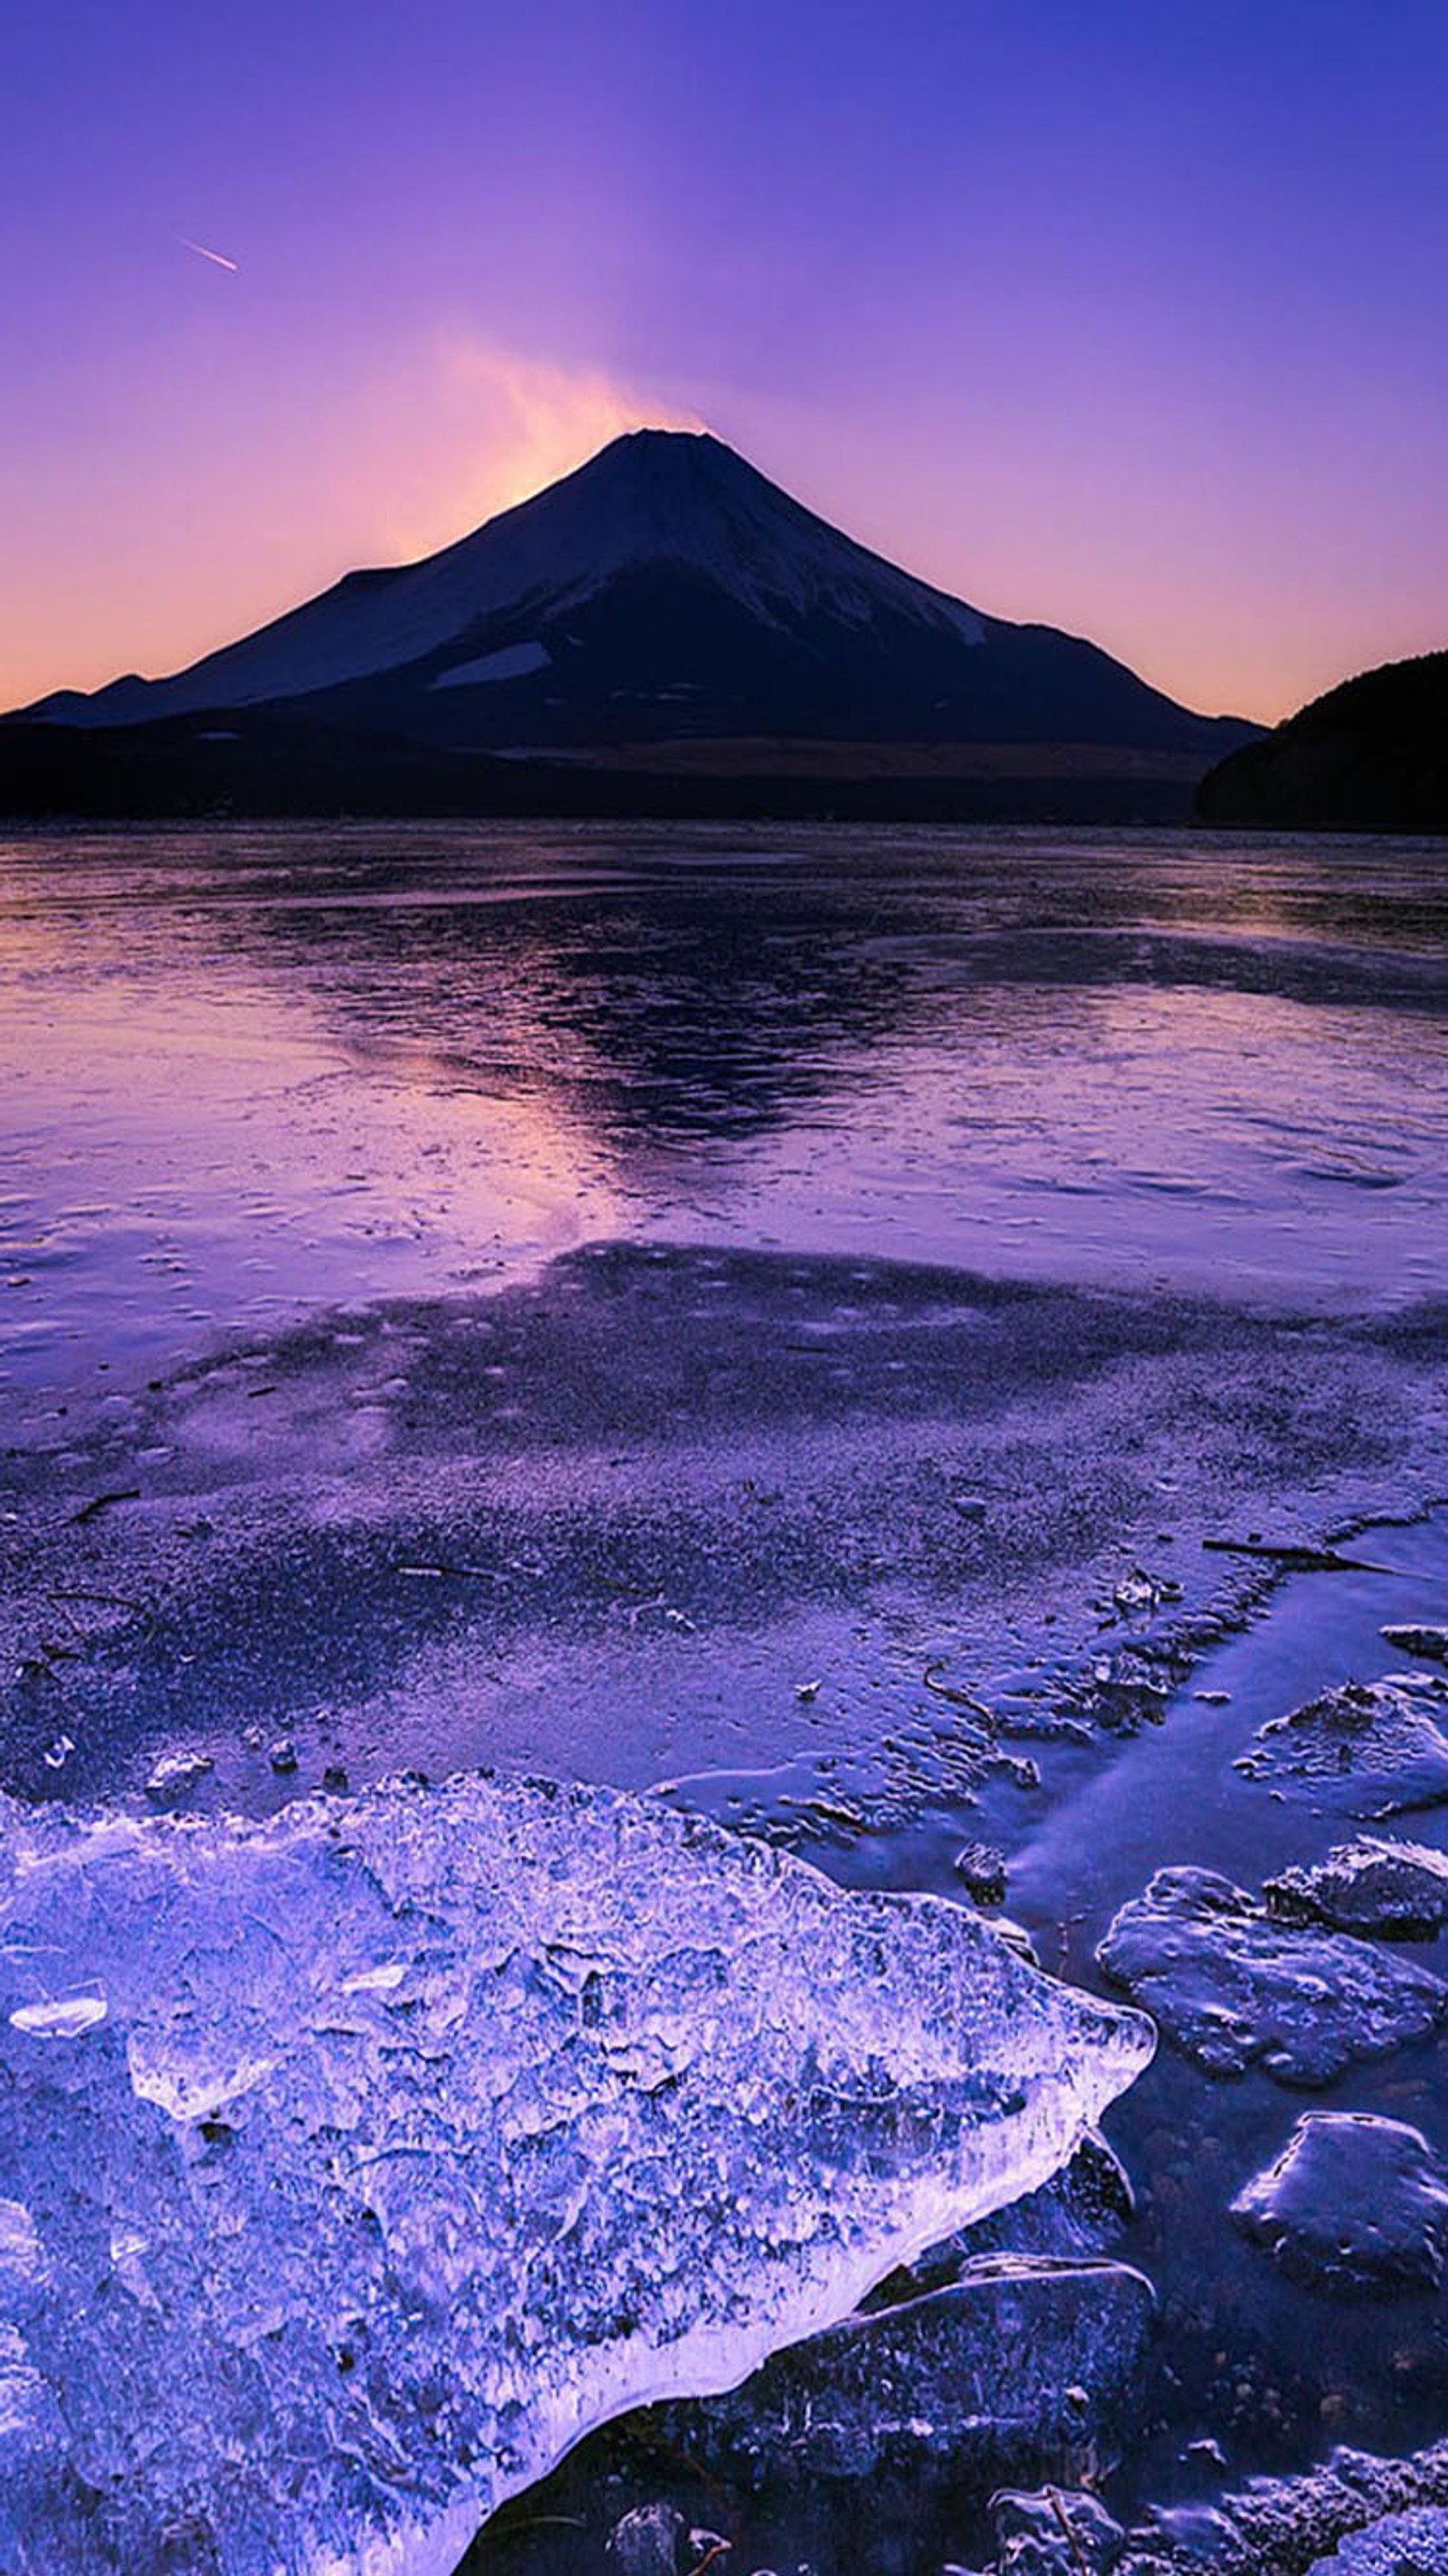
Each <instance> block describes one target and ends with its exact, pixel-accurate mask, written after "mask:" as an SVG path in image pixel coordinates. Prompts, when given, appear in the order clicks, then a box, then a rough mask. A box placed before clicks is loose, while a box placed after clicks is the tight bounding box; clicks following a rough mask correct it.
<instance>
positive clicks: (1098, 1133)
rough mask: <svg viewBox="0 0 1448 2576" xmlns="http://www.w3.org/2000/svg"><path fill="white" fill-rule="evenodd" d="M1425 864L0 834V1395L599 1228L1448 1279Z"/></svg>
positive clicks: (569, 1241)
mask: <svg viewBox="0 0 1448 2576" xmlns="http://www.w3.org/2000/svg"><path fill="white" fill-rule="evenodd" d="M1445 930H1448V850H1445V849H1444V848H1443V847H1441V846H1433V845H1424V844H1421V843H1419V844H1411V845H1399V846H1393V845H1389V844H1366V845H1362V844H1337V845H1328V846H1326V847H1324V846H1322V845H1320V844H1311V843H1306V842H1303V843H1296V844H1275V843H1251V844H1247V843H1231V842H1228V843H1222V842H1218V841H1211V842H1202V841H1196V840H1193V839H1191V838H1190V837H1189V836H1176V837H1173V836H1170V835H1168V836H1165V837H1163V836H1161V835H1158V834H1152V835H1145V834H1143V835H1139V836H1131V835H1127V836H1105V835H1101V836H1096V837H1092V836H1086V837H1084V838H1080V837H1078V838H1075V839H1072V840H1070V841H1053V840H1052V839H1050V838H1049V837H1042V836H1040V835H1038V834H1031V833H1015V834H1009V833H1007V834H1001V833H963V834H950V833H931V834H912V833H910V832H906V831H901V832H884V831H878V830H860V829H852V830H848V831H832V832H824V831H815V832H813V833H810V832H799V831H789V832H784V831H780V832H771V831H770V830H768V829H767V828H764V827H760V828H758V829H756V830H753V831H750V832H743V833H741V832H738V831H728V832H726V831H723V830H716V829H705V828H695V829H693V830H690V831H684V832H680V831H668V830H665V829H662V828H657V829H645V830H642V831H641V830H639V829H637V828H631V829H629V830H628V831H622V830H619V831H597V830H585V829H581V828H577V829H564V830H551V831H547V832H537V831H519V830H517V829H516V828H505V829H488V828H480V827H478V826H475V825H467V826H456V827H448V826H436V827H433V826H430V827H427V828H425V829H421V830H419V829H417V828H404V827H400V826H393V827H378V826H372V825H367V826H359V825H352V826H345V825H339V826H336V827H323V826H316V827H312V826H307V827H302V826H284V827H276V828H255V827H247V828H245V829H240V828H234V829H229V830H226V831H213V832H208V831H205V830H197V831H191V830H184V829H172V830H167V831H164V832H159V833H158V832H148V833H141V832H131V833H126V834H117V835H91V834H86V835H78V836H64V837H59V836H55V835H50V834H36V835H20V836H14V835H12V836H11V837H10V838H9V839H8V840H7V841H5V842H3V843H0V1098H3V1103H4V1109H3V1134H4V1145H5V1154H4V1164H3V1171H0V1264H3V1269H0V1276H3V1279H4V1282H5V1285H4V1287H3V1289H0V1372H3V1375H0V1385H5V1384H8V1385H9V1386H10V1387H11V1388H13V1389H16V1390H17V1391H18V1390H20V1389H22V1388H23V1389H26V1390H29V1391H31V1392H39V1391H41V1390H45V1389H49V1390H51V1391H52V1392H53V1391H55V1390H58V1389H60V1388H62V1387H65V1388H68V1389H73V1390H76V1391H79V1390H80V1389H81V1388H83V1387H85V1386H86V1385H88V1384H89V1385H93V1384H94V1382H95V1372H96V1370H97V1368H98V1367H99V1366H100V1365H101V1363H102V1362H104V1363H106V1364H107V1365H108V1366H109V1367H110V1368H119V1367H123V1366H134V1367H138V1368H139V1367H142V1366H144V1365H151V1364H155V1363H156V1362H158V1361H160V1360H161V1359H163V1358H165V1357H166V1356H168V1355H171V1354H174V1353H175V1352H176V1351H178V1350H180V1349H182V1348H185V1347H187V1346H190V1345H194V1344H196V1343H199V1342H201V1341H203V1340H205V1339H207V1338H208V1337H211V1336H216V1335H222V1334H227V1333H232V1332H235V1331H237V1330H250V1329H253V1328H255V1327H257V1326H258V1325H261V1324H267V1323H274V1322H276V1321H277V1320H278V1319H280V1318H283V1317H286V1316H295V1315H298V1314H300V1313H303V1312H305V1311H306V1310H308V1309H309V1308H313V1307H315V1306H317V1305H319V1304H323V1303H344V1302H349V1301H355V1300H362V1301H367V1300H371V1299H373V1298H376V1297H378V1296H385V1295H392V1296H396V1295H400V1294H410V1293H414V1292H437V1293H446V1292H447V1291H449V1290H453V1289H457V1288H460V1287H474V1288H475V1287H478V1286H480V1285H486V1284H488V1283H489V1282H494V1281H501V1280H504V1279H508V1278H516V1277H519V1276H522V1275H527V1274H529V1273H530V1272H536V1271H537V1269H538V1268H539V1266H540V1265H541V1264H542V1262H543V1261H544V1260H545V1259H546V1258H547V1257H548V1256H550V1255H552V1254H555V1253H557V1252H560V1251H564V1250H567V1249H569V1248H570V1247H572V1246H575V1245H577V1244H579V1243H580V1242H585V1241H588V1240H590V1239H597V1238H603V1237H608V1238H611V1239H616V1238H619V1237H627V1238H629V1239H632V1240H635V1241H665V1242H670V1243H691V1242H692V1243H699V1242H708V1243H713V1244H727V1245H736V1246H751V1247H764V1248H779V1247H784V1248H790V1249H799V1250H808V1251H810V1252H814V1253H825V1252H845V1253H848V1252H853V1251H860V1250H864V1249H868V1250H870V1251H872V1252H875V1253H879V1254H885V1255H888V1256H889V1257H891V1258H894V1259H898V1260H908V1261H930V1262H943V1263H948V1264H953V1265H958V1266H961V1267H965V1268H972V1269H979V1270H982V1271H985V1272H988V1273H991V1274H996V1275H1006V1276H1013V1277H1022V1278H1042V1279H1050V1280H1053V1281H1061V1282H1065V1281H1073V1282H1084V1283H1091V1284H1098V1285H1127V1286H1139V1285H1145V1284H1150V1283H1153V1282H1157V1281H1160V1282H1162V1283H1164V1284H1170V1285H1172V1286H1176V1287H1191V1288H1200V1287H1208V1288H1210V1289H1213V1290H1215V1291H1217V1292H1218V1293H1225V1294H1227V1295H1229V1296H1232V1297H1235V1298H1242V1299H1251V1300H1257V1301H1267V1302H1274V1301H1275V1302H1278V1303H1281V1302H1284V1301H1286V1302H1290V1303H1292V1304H1294V1305H1309V1306H1316V1307H1327V1308H1333V1307H1335V1308H1338V1309H1339V1310H1341V1309H1351V1308H1353V1307H1367V1306H1374V1307H1375V1306H1381V1305H1383V1304H1392V1303H1402V1302H1405V1301H1407V1300H1410V1299H1412V1298H1413V1297H1415V1296H1418V1295H1421V1294H1422V1293H1424V1292H1425V1291H1426V1290H1428V1289H1429V1288H1431V1287H1432V1286H1433V1285H1434V1283H1435V1280H1436V1279H1437V1277H1438V1275H1439V1271H1440V1266H1441V1244H1442V1241H1443V1239H1444V1232H1445V1186H1448V1036H1445V1026H1444V1016H1443V1009H1444V1003H1445V999H1448V939H1445Z"/></svg>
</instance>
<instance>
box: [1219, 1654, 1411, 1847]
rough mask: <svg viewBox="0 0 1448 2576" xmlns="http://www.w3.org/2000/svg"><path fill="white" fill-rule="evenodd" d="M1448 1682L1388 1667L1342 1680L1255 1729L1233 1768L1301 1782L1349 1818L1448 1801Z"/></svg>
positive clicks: (1259, 1777) (1246, 1774)
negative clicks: (1374, 1675) (1447, 1728)
mask: <svg viewBox="0 0 1448 2576" xmlns="http://www.w3.org/2000/svg"><path fill="white" fill-rule="evenodd" d="M1445 1718H1448V1681H1445V1680H1444V1679H1442V1678H1441V1677H1440V1676H1439V1675H1437V1674H1429V1673H1390V1674H1388V1675H1387V1676H1386V1677H1385V1679H1383V1680H1382V1681H1377V1682H1344V1683H1343V1684H1342V1685H1341V1687H1340V1688H1339V1689H1337V1690H1330V1691H1324V1692H1323V1693H1322V1696H1321V1698H1319V1699H1313V1700H1309V1701H1308V1702H1307V1703H1306V1705H1305V1707H1302V1708H1294V1709H1292V1710H1291V1711H1290V1712H1289V1714H1288V1715H1287V1716H1286V1717H1273V1718H1269V1719H1268V1721H1267V1724H1266V1725H1265V1726H1261V1727H1259V1728H1258V1730H1257V1733H1256V1735H1255V1736H1254V1737H1253V1739H1252V1742H1251V1744H1250V1745H1249V1747H1248V1749H1247V1751H1246V1752H1245V1753H1243V1754H1240V1755H1239V1756H1238V1758H1237V1762H1236V1766H1235V1767H1236V1769H1237V1770H1239V1771H1240V1772H1242V1773H1243V1775H1244V1777H1245V1778H1247V1779H1249V1780H1272V1781H1277V1780H1306V1781H1310V1782H1311V1784H1312V1788H1313V1792H1314V1794H1315V1795H1317V1796H1319V1797H1320V1796H1322V1795H1323V1794H1324V1793H1325V1794H1326V1795H1327V1796H1328V1797H1329V1798H1330V1799H1331V1800H1332V1801H1333V1803H1334V1804H1335V1805H1337V1806H1340V1807H1342V1808H1344V1809H1345V1810H1346V1812H1347V1813H1348V1814H1349V1815H1350V1816H1368V1817H1377V1816H1396V1815H1400V1814H1402V1813H1403V1812H1404V1811H1405V1810H1406V1809H1408V1808H1410V1807H1435V1806H1440V1805H1441V1804H1442V1803H1443V1802H1444V1800H1448V1736H1445V1734H1444V1733H1443V1724H1442V1722H1443V1720H1444V1719H1445Z"/></svg>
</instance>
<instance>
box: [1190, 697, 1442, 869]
mask: <svg viewBox="0 0 1448 2576" xmlns="http://www.w3.org/2000/svg"><path fill="white" fill-rule="evenodd" d="M1197 810H1198V812H1199V813H1200V814H1201V815H1202V817H1203V819H1204V820H1205V821H1207V822H1209V823H1228V824H1235V825H1245V826H1247V827H1249V828H1251V827H1254V826H1260V827H1262V828H1263V829H1271V830H1276V831H1328V832H1448V653H1425V654H1424V655H1422V656H1421V658H1420V659H1418V660H1416V661H1411V662H1384V663H1382V664H1380V665H1379V667H1378V668H1377V669H1376V670H1374V671H1364V672H1361V673H1360V674H1359V676H1358V677H1357V678H1356V679H1354V680H1345V681H1344V682H1343V683H1342V686H1341V687H1340V688H1336V689H1330V690H1329V691H1328V693H1327V695H1326V697H1322V698H1315V699H1314V700H1313V701H1312V703H1311V705H1310V706H1306V707H1303V708H1301V709H1300V710H1299V712H1298V713H1297V714H1296V715H1295V716H1289V717H1288V719H1287V721H1286V723H1285V724H1280V725H1278V726H1277V728H1276V730H1275V732H1273V733H1269V734H1267V735H1265V736H1264V737H1263V739H1262V740H1260V741H1258V742H1252V743H1248V744H1246V745H1245V746H1244V747H1243V748H1242V749H1241V750H1238V751H1234V752H1233V753H1232V754H1231V755H1230V756H1229V757H1228V758H1227V759H1226V760H1224V761H1222V762H1220V763H1219V764H1218V766H1217V767H1216V768H1215V769H1213V770H1211V771H1210V772H1209V773H1208V775H1207V776H1206V777H1205V778H1204V779H1203V780H1202V782H1201V785H1200V787H1199V788H1198V790H1197Z"/></svg>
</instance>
